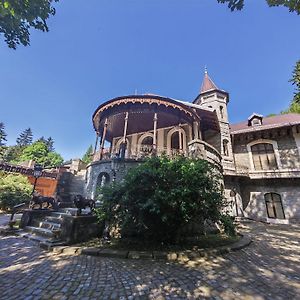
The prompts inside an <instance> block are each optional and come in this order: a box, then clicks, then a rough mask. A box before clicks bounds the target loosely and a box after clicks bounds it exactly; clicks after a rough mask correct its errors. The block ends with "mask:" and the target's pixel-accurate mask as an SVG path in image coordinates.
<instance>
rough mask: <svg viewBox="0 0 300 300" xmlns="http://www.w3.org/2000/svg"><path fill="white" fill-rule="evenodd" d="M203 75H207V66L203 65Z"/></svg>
mask: <svg viewBox="0 0 300 300" xmlns="http://www.w3.org/2000/svg"><path fill="white" fill-rule="evenodd" d="M204 74H207V65H205V68H204Z"/></svg>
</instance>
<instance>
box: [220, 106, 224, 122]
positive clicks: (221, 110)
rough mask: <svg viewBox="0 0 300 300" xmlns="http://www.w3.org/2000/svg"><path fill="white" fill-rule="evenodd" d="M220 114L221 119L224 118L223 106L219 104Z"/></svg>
mask: <svg viewBox="0 0 300 300" xmlns="http://www.w3.org/2000/svg"><path fill="white" fill-rule="evenodd" d="M220 115H221V119H224V107H223V106H220Z"/></svg>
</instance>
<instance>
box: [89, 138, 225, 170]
mask: <svg viewBox="0 0 300 300" xmlns="http://www.w3.org/2000/svg"><path fill="white" fill-rule="evenodd" d="M201 144H203V145H204V153H202V155H201V156H200V158H202V157H203V158H204V159H206V160H207V161H209V162H211V163H214V164H218V165H220V164H221V155H220V153H219V152H218V151H217V150H216V149H215V148H214V147H212V146H210V145H209V144H207V143H205V142H203V143H201ZM154 155H156V156H162V155H166V156H167V157H169V158H174V157H176V156H178V155H182V156H189V152H188V150H187V149H186V150H180V149H174V148H171V149H170V148H166V147H156V148H154V147H153V146H152V145H141V146H139V147H137V150H136V148H135V149H127V150H126V151H125V157H124V158H125V159H136V160H139V159H144V158H147V157H152V156H154ZM118 157H120V156H119V155H118V154H111V153H110V149H109V148H107V149H104V150H103V153H102V157H100V151H98V152H96V153H95V154H94V157H93V161H94V162H95V161H99V160H102V161H107V160H110V159H112V158H118Z"/></svg>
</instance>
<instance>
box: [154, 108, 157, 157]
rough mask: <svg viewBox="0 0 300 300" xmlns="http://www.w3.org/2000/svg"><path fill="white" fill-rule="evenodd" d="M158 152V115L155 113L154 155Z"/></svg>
mask: <svg viewBox="0 0 300 300" xmlns="http://www.w3.org/2000/svg"><path fill="white" fill-rule="evenodd" d="M156 151H157V113H154V118H153V153H154V154H156Z"/></svg>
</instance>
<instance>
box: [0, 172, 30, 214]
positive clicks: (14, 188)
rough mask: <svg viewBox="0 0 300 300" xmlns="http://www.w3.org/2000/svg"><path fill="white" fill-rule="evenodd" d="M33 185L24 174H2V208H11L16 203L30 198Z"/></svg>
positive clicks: (0, 191) (0, 187)
mask: <svg viewBox="0 0 300 300" xmlns="http://www.w3.org/2000/svg"><path fill="white" fill-rule="evenodd" d="M31 191H32V185H31V184H30V182H29V181H28V178H27V177H26V176H23V175H15V174H4V173H1V174H0V209H3V210H9V209H11V208H12V207H13V206H14V205H17V204H20V203H22V202H27V201H29V199H30V195H31Z"/></svg>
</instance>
